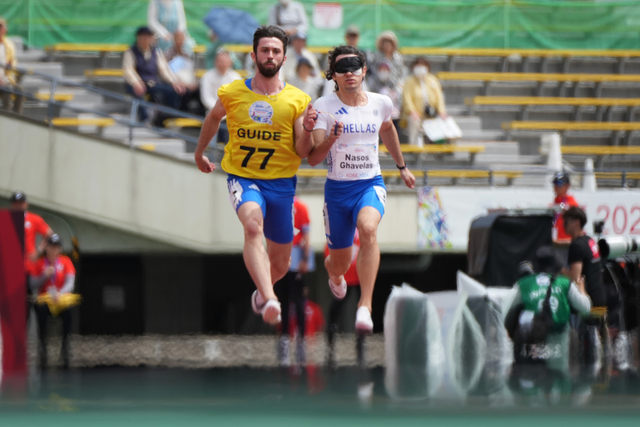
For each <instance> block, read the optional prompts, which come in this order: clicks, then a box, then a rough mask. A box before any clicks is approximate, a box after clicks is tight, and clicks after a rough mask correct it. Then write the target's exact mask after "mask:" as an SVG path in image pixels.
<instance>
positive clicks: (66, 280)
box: [29, 234, 76, 368]
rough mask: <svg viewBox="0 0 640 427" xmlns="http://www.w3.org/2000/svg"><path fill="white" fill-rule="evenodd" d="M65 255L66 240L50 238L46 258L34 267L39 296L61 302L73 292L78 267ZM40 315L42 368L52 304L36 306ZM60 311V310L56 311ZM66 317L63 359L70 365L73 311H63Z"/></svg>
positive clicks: (31, 283)
mask: <svg viewBox="0 0 640 427" xmlns="http://www.w3.org/2000/svg"><path fill="white" fill-rule="evenodd" d="M61 254H62V242H61V240H60V237H59V236H58V235H57V234H53V235H51V237H49V238H48V239H47V243H46V246H45V255H44V257H42V258H40V259H38V261H36V262H35V264H34V265H33V267H32V271H31V272H30V273H31V276H30V278H29V286H30V288H31V291H32V292H33V293H34V294H35V295H39V296H45V295H49V296H50V297H51V298H52V299H53V300H54V301H56V302H58V301H61V300H63V299H64V298H65V295H70V294H72V293H73V287H74V282H75V277H76V269H75V267H74V266H73V263H72V262H71V260H70V259H69V258H68V257H67V256H64V255H61ZM34 308H35V311H36V316H37V318H38V343H39V346H38V356H39V362H40V367H42V368H44V367H46V366H47V318H48V317H49V316H51V315H52V313H51V309H50V308H49V305H48V304H40V303H38V304H35V305H34ZM56 314H57V313H56ZM60 315H61V317H62V351H61V356H62V362H63V364H64V366H65V367H68V366H69V333H70V332H71V311H70V310H69V309H66V310H63V311H62V312H61V313H60Z"/></svg>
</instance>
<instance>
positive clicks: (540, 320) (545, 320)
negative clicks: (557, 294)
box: [528, 276, 556, 344]
mask: <svg viewBox="0 0 640 427" xmlns="http://www.w3.org/2000/svg"><path fill="white" fill-rule="evenodd" d="M555 279H556V278H555V276H554V277H553V278H552V279H551V283H550V284H549V289H547V294H546V295H545V297H544V301H543V302H542V310H540V311H539V312H537V313H536V314H535V315H534V316H533V321H532V322H531V335H530V337H529V342H528V344H544V342H545V341H546V339H547V336H548V335H549V332H551V330H552V329H553V326H554V325H555V322H554V321H553V314H552V313H551V304H550V303H549V300H550V299H551V288H552V287H553V282H554V281H555Z"/></svg>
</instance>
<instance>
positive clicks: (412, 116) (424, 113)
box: [401, 58, 447, 147]
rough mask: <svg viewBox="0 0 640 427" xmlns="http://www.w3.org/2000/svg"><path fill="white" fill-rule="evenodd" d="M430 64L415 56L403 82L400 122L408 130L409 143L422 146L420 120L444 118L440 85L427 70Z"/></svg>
mask: <svg viewBox="0 0 640 427" xmlns="http://www.w3.org/2000/svg"><path fill="white" fill-rule="evenodd" d="M430 69H431V66H430V65H429V61H427V60H426V58H416V59H414V60H413V62H412V63H411V76H409V77H407V79H406V80H405V82H404V88H403V95H402V120H401V124H402V126H403V127H404V128H408V131H409V144H413V145H417V146H419V147H422V145H423V143H424V138H423V135H422V131H421V126H420V125H421V124H422V121H423V120H425V119H430V118H434V117H437V116H440V117H442V118H445V117H446V115H447V110H446V108H445V105H444V94H443V93H442V86H440V81H439V80H438V78H437V77H436V76H434V75H433V74H431V73H430V72H429V71H430Z"/></svg>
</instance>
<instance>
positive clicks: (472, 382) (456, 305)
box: [384, 272, 514, 399]
mask: <svg viewBox="0 0 640 427" xmlns="http://www.w3.org/2000/svg"><path fill="white" fill-rule="evenodd" d="M513 296H514V291H513V290H512V289H510V288H486V287H484V286H482V285H481V284H480V283H478V282H476V281H475V280H473V279H472V278H470V277H468V276H467V275H465V274H464V273H461V272H458V290H457V291H449V292H433V293H428V294H424V293H422V292H419V291H417V290H415V289H413V288H411V287H410V286H408V285H406V284H403V285H402V287H395V288H394V289H393V290H392V292H391V295H390V296H389V300H388V301H387V307H386V311H385V317H384V335H385V355H386V356H385V357H386V373H385V384H386V387H387V391H388V393H389V395H390V396H392V397H393V398H396V399H415V398H422V399H425V398H428V397H429V396H432V395H433V394H434V393H435V392H436V391H438V393H439V395H441V394H442V393H444V394H446V395H449V396H452V397H464V396H466V395H467V394H469V393H470V392H472V391H477V390H482V391H483V392H489V393H500V392H501V391H502V390H504V387H505V383H506V377H507V374H508V368H509V366H510V365H511V362H512V361H513V350H512V346H511V341H510V340H509V338H508V336H507V332H506V329H505V327H504V317H505V314H506V310H507V309H508V307H509V306H510V305H511V301H512V299H513Z"/></svg>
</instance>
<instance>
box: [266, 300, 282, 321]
mask: <svg viewBox="0 0 640 427" xmlns="http://www.w3.org/2000/svg"><path fill="white" fill-rule="evenodd" d="M281 312H282V310H281V309H280V303H279V302H278V301H276V300H274V299H270V300H269V301H267V302H266V304H265V305H264V308H263V309H262V320H264V322H265V323H268V324H270V325H277V324H278V323H280V322H281V321H282V318H281V316H280V313H281Z"/></svg>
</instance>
